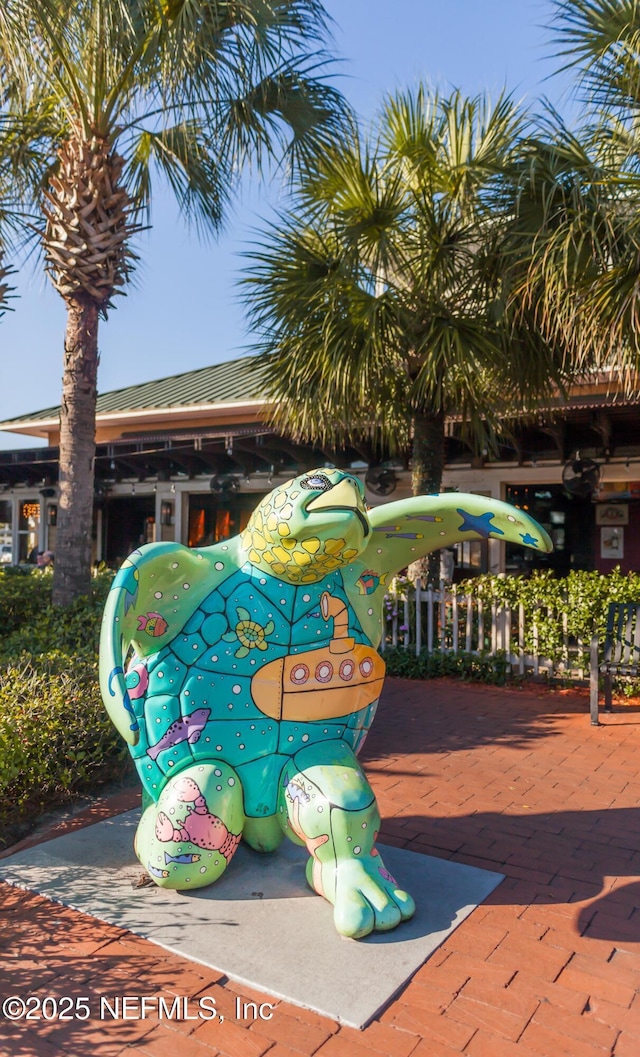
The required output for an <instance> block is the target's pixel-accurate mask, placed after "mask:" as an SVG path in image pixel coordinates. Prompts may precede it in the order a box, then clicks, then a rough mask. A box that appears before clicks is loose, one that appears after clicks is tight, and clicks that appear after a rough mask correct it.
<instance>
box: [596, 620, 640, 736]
mask: <svg viewBox="0 0 640 1057" xmlns="http://www.w3.org/2000/svg"><path fill="white" fill-rule="evenodd" d="M598 646H599V643H598V636H597V635H594V637H593V638H592V640H591V664H590V669H591V673H590V680H589V686H590V712H591V723H592V725H593V726H596V727H597V726H598V693H599V677H600V676H601V675H603V676H604V707H605V710H606V711H607V712H613V705H612V684H613V680H614V678H616V677H618V676H623V677H627V678H629V679H631V678H634V677H637V676H640V602H611V603H610V604H609V609H608V611H607V631H606V635H605V641H604V650H603V654H602V661H600V660H599V658H598Z"/></svg>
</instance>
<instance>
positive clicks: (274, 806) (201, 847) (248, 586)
mask: <svg viewBox="0 0 640 1057" xmlns="http://www.w3.org/2000/svg"><path fill="white" fill-rule="evenodd" d="M487 538H495V539H502V540H510V541H514V542H517V543H519V544H520V545H524V546H526V547H530V548H534V549H538V550H541V551H549V550H550V549H551V542H550V540H549V537H548V536H547V535H546V533H545V532H544V530H543V529H542V528H541V527H540V526H539V525H537V524H536V522H535V521H533V519H532V518H530V517H529V515H528V514H527V513H526V512H525V511H522V510H519V509H516V508H513V507H511V506H508V505H507V504H505V503H502V502H499V501H497V500H493V499H486V498H485V497H483V496H477V495H462V494H459V493H444V494H441V495H429V496H417V497H413V498H411V499H407V500H402V501H399V502H393V503H389V504H385V505H384V506H381V507H378V508H375V509H373V510H368V509H367V507H366V504H365V501H364V490H363V487H362V484H361V482H360V481H359V479H358V478H357V477H356V476H354V475H352V474H350V473H348V472H344V471H341V470H337V469H325V468H323V469H318V470H315V471H313V472H311V473H306V474H303V475H302V476H299V477H296V478H295V479H293V480H290V481H287V482H286V483H285V484H282V485H279V486H278V487H276V488H275V489H274V490H273V491H272V492H271V493H270V494H269V495H267V496H266V497H265V499H263V500H262V502H261V503H260V504H259V506H258V507H257V509H256V510H255V511H254V513H253V514H252V516H251V518H250V520H249V523H248V525H247V527H246V529H245V530H244V531H243V532H242V533H241V534H240V535H239V536H236V537H234V538H233V539H230V540H228V541H226V542H222V543H217V544H215V545H214V546H212V547H206V548H203V549H188V548H186V547H183V546H181V545H180V544H177V543H155V544H149V545H148V546H145V547H142V548H140V550H138V551H134V553H133V554H132V555H130V557H129V558H128V559H127V560H126V561H125V562H124V564H123V566H122V567H121V569H120V570H119V572H118V574H117V576H116V577H115V579H114V582H113V586H112V589H111V591H110V593H109V597H108V600H107V604H106V607H105V613H104V620H103V628H102V640H101V650H100V681H101V688H102V694H103V698H104V702H105V705H106V708H107V710H108V712H109V714H110V716H111V718H112V720H113V722H114V723H115V725H116V726H117V727H118V729H119V731H120V733H121V734H122V735H123V737H124V738H125V739H126V740H127V742H128V743H129V746H130V749H131V753H132V756H133V758H134V760H135V763H136V767H137V770H138V773H139V775H140V779H141V781H142V785H143V793H144V800H143V806H144V811H143V815H142V818H141V821H140V825H139V827H138V831H137V834H136V838H135V850H136V853H137V855H138V857H139V859H140V861H141V863H142V864H143V866H144V867H145V869H146V870H147V871H148V873H149V874H150V876H151V877H152V878H153V879H154V881H155V882H156V883H157V884H158V885H160V886H162V887H166V888H174V889H188V888H198V887H202V886H204V885H208V884H211V883H212V882H214V881H215V880H216V879H217V878H218V877H220V875H221V874H222V873H223V872H224V870H225V869H226V868H227V865H228V863H229V862H230V860H231V857H232V855H233V853H234V851H235V850H236V847H237V845H238V843H239V841H240V838H241V837H242V838H243V839H244V840H245V841H246V842H247V843H248V844H249V845H250V846H251V847H252V848H255V849H258V850H260V851H265V852H268V851H274V850H275V849H276V848H277V846H278V844H279V843H280V841H281V840H282V838H283V837H284V836H285V835H286V836H287V837H289V838H290V839H291V840H293V841H295V842H297V843H299V844H302V845H304V846H306V848H307V850H308V852H309V859H308V862H307V871H306V876H307V880H308V882H309V884H310V885H311V886H312V887H313V888H314V889H315V891H317V892H318V893H320V894H321V895H323V896H324V897H325V898H326V899H327V900H329V901H330V902H331V903H332V904H333V905H334V922H335V926H336V928H337V930H338V932H340V933H342V934H343V935H346V936H352V937H362V936H365V935H367V934H368V933H370V932H371V931H372V930H374V929H378V930H385V929H391V928H394V927H395V926H396V925H397V924H398V923H399V922H400V921H401V920H403V919H406V918H409V917H410V916H411V915H412V914H413V912H414V902H413V900H412V898H411V896H410V895H408V894H407V893H406V892H405V891H404V890H403V889H402V888H401V886H400V884H399V883H397V882H396V881H395V879H394V878H393V877H392V876H391V874H390V873H389V872H388V870H387V869H386V867H385V865H384V862H383V858H382V855H381V854H380V853H379V850H378V848H377V847H376V838H377V835H378V830H379V827H380V815H379V813H378V808H377V805H376V800H375V796H374V794H373V791H372V789H371V787H370V785H369V783H368V781H367V779H366V776H365V774H364V772H363V770H362V768H361V767H360V765H359V763H358V760H357V753H358V751H359V750H360V749H361V747H362V744H363V742H364V739H365V737H366V735H367V731H368V730H369V728H370V726H371V723H372V721H373V718H374V715H375V711H376V706H377V704H378V700H379V697H380V693H381V690H382V685H383V681H384V662H383V660H382V658H381V657H380V655H379V654H378V652H377V646H378V645H379V642H380V637H381V631H382V609H383V600H384V592H385V589H386V588H385V584H386V583H387V582H388V579H389V577H390V576H391V575H393V574H394V573H395V572H398V571H399V570H400V569H402V568H404V567H405V566H406V565H407V564H408V563H409V562H411V561H412V560H414V559H415V558H418V557H421V556H423V555H425V554H427V553H428V552H429V551H431V550H435V549H437V548H439V547H447V546H451V545H452V544H453V543H455V542H456V541H458V540H465V539H468V540H477V539H487ZM151 621H153V626H152V634H150V633H149V631H150V623H151Z"/></svg>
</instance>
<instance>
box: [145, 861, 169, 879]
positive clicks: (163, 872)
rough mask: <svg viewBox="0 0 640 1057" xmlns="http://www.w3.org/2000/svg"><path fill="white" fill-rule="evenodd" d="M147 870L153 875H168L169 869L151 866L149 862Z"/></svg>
mask: <svg viewBox="0 0 640 1057" xmlns="http://www.w3.org/2000/svg"><path fill="white" fill-rule="evenodd" d="M147 870H148V872H149V873H150V874H153V876H154V877H168V876H169V871H168V870H159V869H158V867H157V866H152V865H151V863H150V862H148V863H147Z"/></svg>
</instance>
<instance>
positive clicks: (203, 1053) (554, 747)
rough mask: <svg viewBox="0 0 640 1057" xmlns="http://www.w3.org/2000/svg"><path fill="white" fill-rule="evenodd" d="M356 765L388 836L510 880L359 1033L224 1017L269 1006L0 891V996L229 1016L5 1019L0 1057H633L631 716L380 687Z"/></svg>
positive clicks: (193, 967) (560, 700)
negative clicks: (122, 998)
mask: <svg viewBox="0 0 640 1057" xmlns="http://www.w3.org/2000/svg"><path fill="white" fill-rule="evenodd" d="M364 761H365V766H366V769H367V773H368V774H369V776H370V779H371V781H372V784H373V786H374V788H375V790H376V792H377V795H378V799H379V803H380V809H381V812H382V816H383V819H384V822H383V828H382V839H383V840H384V841H386V842H387V843H392V844H397V845H399V846H401V847H405V848H410V849H412V850H414V851H416V852H421V853H428V854H432V855H439V856H443V857H445V858H451V859H455V860H456V861H459V862H465V863H470V864H473V865H478V866H482V867H487V868H490V869H498V870H500V871H501V872H502V873H504V874H506V875H507V876H506V880H505V881H504V882H503V883H502V884H501V885H500V886H499V887H498V888H497V889H496V891H495V892H494V893H493V895H492V896H491V897H490V898H489V899H488V900H487V901H486V903H484V904H483V905H482V906H480V907H479V908H478V909H477V910H476V911H474V913H473V914H471V916H470V917H469V918H468V919H467V920H466V921H465V922H464V923H463V924H462V925H461V926H460V927H459V928H458V929H456V930H455V932H454V933H453V934H452V935H451V936H450V937H449V939H448V940H447V941H446V942H445V943H444V944H443V945H442V946H441V947H440V948H439V949H438V950H437V951H436V953H435V954H434V955H433V957H432V958H431V959H430V960H429V961H428V962H427V963H426V964H425V965H423V966H422V968H421V969H420V970H419V971H418V972H417V973H416V975H415V976H414V978H413V979H412V980H411V981H410V983H409V984H408V985H407V986H406V987H405V988H404V990H403V991H402V993H401V994H400V995H399V997H398V998H397V999H396V1000H395V1001H394V1002H392V1003H391V1005H390V1006H389V1007H388V1008H387V1009H386V1010H385V1011H384V1012H383V1013H382V1014H381V1015H380V1017H379V1019H378V1020H377V1021H375V1022H374V1023H372V1024H371V1025H370V1026H369V1027H368V1028H367V1029H366V1030H365V1031H364V1032H358V1031H354V1030H353V1029H350V1028H345V1027H341V1026H340V1025H338V1024H336V1023H334V1022H333V1021H332V1020H328V1019H326V1018H324V1017H321V1016H318V1015H317V1014H313V1013H306V1012H304V1011H303V1010H300V1009H298V1008H296V1007H294V1006H291V1005H288V1004H287V1003H284V1002H279V1003H275V1000H274V1004H275V1009H274V1010H273V1016H272V1018H271V1019H270V1020H255V1021H254V1020H252V1019H244V1018H242V1017H241V1018H237V1016H236V1013H237V1006H236V999H237V998H238V996H240V1000H241V1002H250V1001H254V1002H256V1003H259V1002H263V1001H265V997H268V996H264V995H258V994H249V993H246V992H245V991H243V989H242V988H241V987H239V986H238V985H236V984H234V983H233V982H232V981H229V980H227V979H226V978H224V977H222V976H221V975H220V974H218V973H216V972H215V971H213V970H210V969H207V968H204V967H203V966H201V965H198V964H196V963H193V962H190V961H188V960H186V959H183V958H180V957H176V956H174V955H171V954H168V953H167V952H164V951H162V950H161V949H160V948H158V947H156V946H154V945H153V944H151V943H149V942H147V941H144V940H141V939H138V938H136V937H134V936H132V935H131V934H129V933H126V932H124V931H123V930H121V929H117V928H113V927H110V926H106V925H102V924H100V923H98V922H96V921H95V920H93V919H91V918H88V917H86V916H84V915H81V914H78V913H75V912H73V911H70V910H67V909H65V908H63V907H60V906H56V905H53V904H51V903H49V902H48V901H47V900H45V899H42V898H40V897H38V896H34V895H31V894H28V893H22V892H19V891H16V890H15V889H12V888H9V887H8V886H5V885H1V884H0V899H2V904H1V905H2V919H1V923H2V932H1V934H0V936H1V941H2V954H1V955H0V960H1V967H0V995H1V996H3V997H4V996H6V995H27V994H34V995H36V996H40V997H43V996H45V995H52V996H62V995H65V996H67V995H68V996H71V997H72V998H75V997H82V996H89V997H90V1001H91V1003H92V1008H93V1004H94V1003H95V1002H96V997H97V996H101V995H104V996H111V995H132V996H141V995H149V996H156V997H158V996H160V995H162V996H164V997H165V999H166V1001H167V1002H168V1003H169V1004H170V1002H171V999H172V996H174V995H179V996H185V997H188V998H190V999H192V1000H194V1001H197V999H198V996H203V995H206V996H212V997H213V998H214V999H215V1003H216V1007H217V1009H218V1011H220V1012H222V1013H223V1014H224V1016H225V1019H224V1022H223V1023H222V1024H221V1023H220V1022H219V1021H218V1020H215V1021H211V1022H206V1021H202V1020H199V1019H196V1020H186V1021H176V1020H171V1021H168V1020H160V1021H159V1020H158V1019H156V1017H155V1015H151V1016H149V1017H148V1018H147V1019H131V1020H119V1021H109V1022H102V1023H101V1022H100V1021H99V1020H97V1019H96V1016H95V1015H92V1017H91V1018H90V1019H89V1020H87V1021H84V1022H81V1021H76V1020H71V1021H62V1022H60V1021H58V1022H53V1021H52V1022H45V1021H42V1020H41V1021H32V1020H30V1021H24V1020H23V1021H20V1022H19V1023H15V1024H12V1023H7V1022H6V1021H2V1020H0V1054H2V1057H4V1055H5V1054H6V1055H7V1057H86V1055H88V1054H91V1055H92V1057H93V1055H96V1057H116V1055H118V1054H121V1053H124V1054H127V1055H128V1057H213V1055H214V1054H217V1053H221V1054H225V1055H227V1057H262V1055H263V1054H268V1055H269V1057H300V1055H301V1054H302V1055H305V1057H310V1055H312V1054H313V1055H316V1057H377V1055H380V1054H383V1055H388V1057H409V1055H410V1054H411V1055H413V1057H455V1055H458V1057H459V1055H460V1054H465V1055H467V1057H541V1055H542V1057H604V1055H612V1054H613V1055H615V1057H639V1055H640V997H639V996H638V986H639V985H640V843H639V838H640V809H639V807H638V803H639V800H640V713H639V712H638V711H637V710H636V709H634V708H625V709H622V710H621V711H619V712H616V713H614V715H612V716H605V717H603V725H602V726H600V727H598V728H592V727H591V726H590V725H589V721H588V716H587V712H586V702H585V700H584V698H579V697H577V696H576V695H571V694H560V693H540V694H538V693H532V692H529V691H527V692H524V691H511V690H502V689H494V688H487V687H472V686H463V685H457V684H452V683H447V682H444V681H442V682H427V683H417V682H405V681H402V682H401V681H399V680H389V682H388V684H387V688H386V690H385V694H384V700H383V703H382V705H381V708H380V712H379V715H378V718H377V719H376V723H375V724H374V728H373V731H372V733H371V736H370V740H369V742H368V744H367V747H366V749H365V753H364ZM130 806H132V803H131V797H129V798H128V799H127V798H126V797H124V798H122V797H121V798H120V800H119V801H109V802H108V803H107V804H104V803H98V804H97V805H96V806H95V807H94V808H93V809H92V810H91V811H89V812H86V813H85V815H84V816H83V817H81V818H76V819H75V820H74V821H73V824H74V825H79V824H82V823H83V822H86V821H87V820H89V821H95V820H96V819H97V818H99V817H104V814H105V812H106V813H113V812H115V811H116V810H123V809H125V808H127V807H130ZM414 895H415V896H416V898H417V899H420V898H422V899H428V897H429V894H428V892H424V893H420V892H416V893H414ZM241 1008H242V1007H241Z"/></svg>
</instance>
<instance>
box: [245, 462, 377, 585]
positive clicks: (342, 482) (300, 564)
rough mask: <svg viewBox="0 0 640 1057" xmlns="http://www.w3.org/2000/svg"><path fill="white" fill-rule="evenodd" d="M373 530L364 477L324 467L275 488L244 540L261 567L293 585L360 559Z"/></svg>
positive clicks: (253, 560)
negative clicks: (366, 500) (362, 481)
mask: <svg viewBox="0 0 640 1057" xmlns="http://www.w3.org/2000/svg"><path fill="white" fill-rule="evenodd" d="M370 535H371V526H370V524H369V518H368V516H367V508H366V505H365V501H364V488H363V486H362V483H361V481H359V480H358V478H357V477H354V476H352V475H351V474H348V473H344V472H343V471H342V470H333V469H332V470H329V469H322V470H314V471H313V472H312V473H306V474H302V475H301V476H300V477H296V478H294V479H293V480H292V481H287V482H286V484H283V485H280V486H279V487H277V488H274V490H273V491H272V492H270V493H269V495H267V496H266V497H265V498H264V499H263V500H262V502H261V503H260V505H259V506H258V507H257V508H256V510H255V511H254V512H253V514H252V515H251V518H250V520H249V523H248V525H247V527H246V529H245V530H244V532H243V533H242V537H241V539H242V546H243V548H244V550H245V551H246V554H247V558H248V561H249V562H250V563H251V565H253V566H255V568H256V569H260V570H262V571H263V572H267V573H270V574H271V575H272V576H278V577H280V578H281V579H283V580H286V581H287V583H290V584H313V583H317V582H318V581H319V580H322V579H323V577H325V576H326V575H327V573H329V572H332V571H333V570H334V569H339V568H340V567H341V566H344V565H348V564H349V562H352V561H354V560H355V559H356V558H357V557H358V556H359V555H360V554H361V553H362V551H363V550H364V548H365V546H366V545H367V542H368V539H369V537H370Z"/></svg>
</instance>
